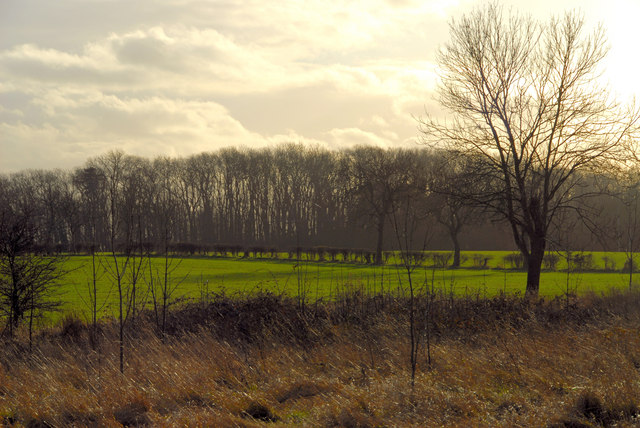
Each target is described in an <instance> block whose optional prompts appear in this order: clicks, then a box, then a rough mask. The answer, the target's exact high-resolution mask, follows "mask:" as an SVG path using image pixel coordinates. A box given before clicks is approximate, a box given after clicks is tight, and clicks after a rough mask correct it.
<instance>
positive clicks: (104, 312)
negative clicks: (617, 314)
mask: <svg viewBox="0 0 640 428" xmlns="http://www.w3.org/2000/svg"><path fill="white" fill-rule="evenodd" d="M509 254H513V252H509V251H484V252H473V251H470V252H463V259H464V260H465V261H464V263H463V264H462V266H461V268H459V269H441V268H436V267H433V266H431V261H429V260H427V261H426V262H425V266H422V267H418V268H417V269H416V270H415V271H414V273H413V278H414V284H417V286H418V287H421V286H423V284H425V283H427V284H432V283H433V286H434V287H435V288H436V289H437V290H440V291H442V292H444V293H451V292H452V293H454V294H455V295H479V296H480V297H491V296H495V295H496V294H498V293H501V292H504V293H524V289H525V284H526V272H524V271H522V270H520V271H518V270H514V269H507V268H506V267H507V266H506V265H505V262H504V257H505V256H507V255H509ZM588 254H590V255H591V257H592V266H591V268H590V270H589V271H585V272H570V273H569V275H567V272H566V261H563V260H562V257H561V258H560V261H559V262H558V265H557V268H556V269H557V270H556V271H544V272H543V273H542V277H541V284H540V294H541V295H543V296H558V295H563V294H565V293H567V292H569V293H573V294H583V293H585V292H589V291H594V292H601V291H606V290H609V289H611V288H620V287H625V286H628V282H629V279H628V273H623V272H621V270H620V269H621V268H622V266H624V260H625V256H624V254H622V253H597V252H593V253H588ZM605 257H607V258H609V259H610V260H611V259H612V260H615V264H616V269H617V270H615V271H604V268H605V263H604V258H605ZM480 258H486V259H487V265H486V266H487V267H486V268H484V267H481V268H479V267H478V259H480ZM394 259H395V257H391V258H390V259H389V262H390V263H389V264H387V265H385V266H372V265H365V264H360V263H347V262H326V261H324V262H317V261H304V260H303V261H295V260H289V259H268V258H257V259H251V258H224V257H184V258H174V259H172V261H171V262H172V268H171V269H172V271H171V274H170V276H169V280H170V285H171V287H176V289H175V292H174V293H173V299H195V300H198V299H201V298H203V296H205V295H207V294H209V293H226V294H231V295H233V294H238V293H239V294H246V293H252V292H256V291H259V290H263V291H270V292H274V293H284V294H288V295H291V296H296V295H299V294H304V295H305V296H306V298H307V299H308V300H309V301H314V300H315V299H319V298H322V299H332V298H335V296H336V294H337V293H341V292H344V291H346V290H351V291H352V290H358V291H361V292H363V293H379V292H392V293H402V292H403V289H405V288H406V286H407V278H406V272H405V271H403V270H402V269H399V268H397V267H396V266H395V265H393V264H392V263H393V262H394V261H395V260H394ZM98 260H99V264H98V281H97V288H98V303H99V306H100V311H99V316H100V317H105V316H106V317H110V316H116V315H117V308H118V305H117V303H118V292H117V283H116V281H115V278H114V275H113V274H114V268H113V265H114V263H113V258H112V257H110V256H108V255H101V256H100V257H98ZM118 262H119V263H120V265H122V264H123V262H124V259H123V258H119V259H118ZM147 262H148V260H145V263H144V265H143V267H142V271H141V276H140V279H139V281H138V284H137V298H138V301H140V302H147V305H150V303H151V300H152V296H151V293H150V292H149V287H150V285H151V281H150V279H149V278H150V274H151V272H152V273H153V274H154V280H153V281H154V283H156V284H157V283H158V281H161V280H162V278H163V266H164V259H163V258H161V257H152V258H151V259H150V263H151V265H150V266H149V265H148V264H146V263H147ZM67 268H68V269H69V270H70V271H71V272H70V273H69V274H68V275H67V277H66V278H65V280H64V283H63V285H62V286H61V287H60V288H59V299H60V300H61V301H62V302H63V305H62V308H61V309H62V310H61V314H64V313H69V312H75V313H76V314H78V315H80V316H82V317H85V318H87V319H88V318H89V316H90V309H89V308H90V304H89V302H90V298H89V296H90V294H89V287H90V286H91V282H92V275H91V257H89V256H71V257H69V259H68V261H67ZM563 270H565V271H563ZM129 278H130V277H129V276H128V275H127V276H125V278H124V284H125V285H128V281H129ZM61 314H57V315H53V318H55V319H57V318H58V317H60V316H61Z"/></svg>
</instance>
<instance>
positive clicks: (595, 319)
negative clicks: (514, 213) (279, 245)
mask: <svg viewBox="0 0 640 428" xmlns="http://www.w3.org/2000/svg"><path fill="white" fill-rule="evenodd" d="M436 303H437V304H436V305H435V307H434V311H433V313H432V318H431V321H430V322H431V324H430V328H432V331H433V335H434V347H433V349H432V352H433V354H432V358H433V363H432V365H431V367H427V364H426V360H425V358H426V357H425V358H422V359H421V361H420V362H419V366H418V373H417V377H416V382H415V388H413V389H411V388H410V380H409V349H408V339H407V334H408V325H407V322H408V321H407V318H406V311H404V310H403V308H404V307H405V304H406V302H405V301H404V300H403V299H402V298H398V297H391V296H362V295H358V294H357V293H356V294H352V295H348V296H346V295H345V296H342V298H341V299H338V300H337V301H336V302H332V303H324V304H323V303H320V304H319V305H316V306H314V305H310V306H308V307H307V309H306V312H305V314H304V315H303V314H302V313H300V311H299V306H298V304H297V302H296V301H294V300H289V299H286V298H284V297H280V296H274V295H268V294H263V295H257V296H252V297H249V298H245V299H243V300H240V299H231V298H226V297H219V298H217V299H214V300H213V301H212V302H211V303H209V304H207V305H192V306H186V307H184V308H182V309H180V310H179V311H176V312H174V313H172V316H171V319H170V329H169V332H170V333H169V335H167V336H164V337H162V336H160V335H159V334H158V333H157V332H156V331H155V329H154V327H153V323H152V321H151V318H149V319H148V320H145V319H144V318H143V319H141V320H140V321H139V322H138V323H137V324H136V325H135V326H130V329H129V331H128V337H127V353H126V358H125V361H126V366H125V373H124V375H123V374H120V372H119V367H118V349H117V340H116V338H117V331H116V325H115V324H114V323H109V322H108V321H105V322H103V323H102V324H101V325H100V332H99V340H98V341H97V342H95V343H93V344H92V342H91V341H90V334H89V333H90V330H89V328H88V327H87V326H85V325H84V324H83V323H81V322H80V321H78V320H75V319H72V318H68V319H66V320H65V321H64V323H63V324H62V325H60V326H59V327H57V328H55V329H49V330H43V331H41V332H40V333H39V336H38V338H37V340H36V343H35V345H34V347H33V350H32V351H31V352H29V348H28V346H27V344H26V342H22V341H20V340H17V341H12V342H9V341H5V342H3V344H2V348H0V421H2V423H3V424H4V425H7V426H10V425H16V426H31V427H37V426H40V427H44V426H61V427H62V426H65V427H66V426H113V427H118V426H143V425H150V426H194V427H195V426H247V427H252V426H266V425H273V426H344V427H375V426H454V427H455V426H460V427H468V426H487V427H489V426H491V427H493V426H498V427H499V426H504V427H513V426H523V427H531V426H557V427H561V426H565V427H579V426H634V425H636V424H638V423H640V420H638V416H640V407H639V405H640V372H639V370H640V334H639V332H640V330H639V327H640V294H638V293H634V292H629V293H624V294H611V295H608V296H587V297H584V298H581V299H579V300H575V301H574V302H572V303H571V304H570V305H568V306H567V305H566V302H564V301H542V300H541V301H537V302H533V301H524V300H522V299H518V298H516V297H505V296H501V297H497V298H494V299H481V298H467V299H450V298H448V297H447V296H439V297H438V299H436ZM422 318H423V319H424V318H425V317H422Z"/></svg>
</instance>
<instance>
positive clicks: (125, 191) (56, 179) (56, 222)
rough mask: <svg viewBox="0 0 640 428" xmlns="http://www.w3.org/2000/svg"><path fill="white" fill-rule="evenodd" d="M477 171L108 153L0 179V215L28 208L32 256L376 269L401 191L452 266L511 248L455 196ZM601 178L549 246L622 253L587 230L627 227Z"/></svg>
mask: <svg viewBox="0 0 640 428" xmlns="http://www.w3.org/2000/svg"><path fill="white" fill-rule="evenodd" d="M479 173H480V171H479V169H478V165H476V164H474V162H472V159H470V158H466V159H465V157H464V156H458V157H456V159H455V163H454V162H453V161H452V159H451V156H450V154H449V153H447V152H443V151H437V150H431V149H429V148H425V147H418V148H413V149H391V150H385V149H381V148H374V147H357V148H354V149H350V150H342V151H330V150H324V149H320V148H317V147H311V148H310V147H305V146H303V145H299V144H289V145H283V146H279V147H276V148H271V149H260V150H240V149H224V150H220V151H217V152H208V153H201V154H197V155H193V156H190V157H187V158H168V157H158V158H155V159H146V158H142V157H138V156H131V155H127V154H125V153H124V152H121V151H112V152H108V153H106V154H103V155H100V156H97V157H94V158H91V159H89V160H87V161H86V163H85V165H83V166H82V167H79V168H76V169H74V170H71V171H69V170H27V171H21V172H18V173H14V174H9V175H7V174H5V175H0V203H1V204H2V211H3V212H13V213H22V214H25V213H29V216H30V218H31V220H30V221H31V222H32V223H33V228H34V230H35V232H34V243H33V249H34V251H36V252H42V253H51V252H82V253H88V252H91V251H94V250H95V251H110V250H111V249H112V246H113V248H114V249H116V250H118V251H121V252H126V250H127V246H131V245H138V246H142V247H144V249H145V250H147V251H152V252H153V251H162V250H163V249H164V248H165V247H166V248H168V249H171V250H172V251H175V252H179V253H183V254H194V253H198V252H207V253H209V252H220V253H222V252H229V253H234V254H236V255H237V254H238V253H240V252H241V251H244V250H247V251H252V252H258V251H261V252H265V253H266V252H268V251H271V252H272V251H290V250H294V249H295V248H311V247H327V248H331V249H332V251H335V249H338V248H350V249H360V248H362V249H366V250H371V251H374V252H375V254H376V259H375V261H376V262H377V263H380V262H381V261H382V253H383V251H384V250H387V249H389V250H392V249H396V248H397V247H398V244H397V242H396V241H397V240H396V239H395V237H394V236H395V235H394V231H393V224H392V223H393V218H392V214H393V213H394V212H396V211H401V209H402V201H403V200H404V199H403V198H405V199H406V198H407V197H408V196H409V195H411V197H412V198H414V199H415V200H416V203H418V204H419V210H420V211H421V212H420V215H421V216H422V220H421V223H422V225H421V227H420V228H419V230H417V231H415V233H417V234H418V235H420V239H418V240H417V241H416V243H415V245H414V249H418V250H419V249H426V248H429V249H438V250H444V249H451V250H457V251H455V252H454V260H453V264H454V266H455V265H458V264H459V251H460V250H461V249H462V248H463V247H464V249H476V250H484V249H508V250H512V249H515V248H514V244H513V238H512V236H510V231H509V230H508V225H507V224H506V223H504V221H502V219H500V218H498V217H496V216H495V215H494V214H493V213H491V212H490V211H487V210H485V209H482V208H481V207H479V206H474V204H473V201H472V200H470V199H469V197H468V195H458V194H457V193H456V192H460V190H461V189H460V188H464V189H465V192H470V191H471V189H472V188H473V187H474V185H477V183H478V180H480V179H481V177H480V176H478V177H475V178H474V177H473V175H474V174H479ZM603 180H605V177H604V174H601V176H600V177H597V179H596V178H588V177H581V178H580V182H581V183H582V187H581V190H580V191H581V192H582V193H585V194H586V193H591V194H596V193H597V194H598V198H599V199H598V201H597V203H593V204H592V207H591V208H592V209H591V211H593V213H594V214H593V215H591V217H592V218H591V219H590V222H591V223H590V224H595V223H598V222H599V223H600V225H599V227H592V228H591V229H589V228H588V227H586V226H585V225H584V223H583V222H581V221H578V220H579V219H578V217H580V216H581V214H582V213H580V215H578V213H576V214H575V215H573V216H572V218H573V219H574V220H569V219H568V218H567V219H566V221H565V220H563V222H564V223H565V224H568V223H570V222H571V221H573V223H574V224H573V226H572V227H571V228H569V230H568V231H567V230H564V231H563V233H565V234H567V233H568V234H569V235H573V236H565V237H562V238H561V237H560V236H557V237H556V238H553V237H551V238H552V239H551V241H553V242H556V243H557V244H558V245H560V241H563V242H564V241H567V242H569V241H571V242H572V243H573V244H572V245H573V246H575V247H583V248H584V247H591V248H606V249H616V250H622V249H624V245H622V244H623V243H622V241H621V238H620V237H619V236H617V237H614V236H613V235H611V233H609V234H607V233H600V234H599V235H597V236H596V235H594V234H592V233H590V232H594V231H596V230H600V231H604V229H608V230H609V232H611V231H612V228H613V227H614V226H616V227H618V228H621V227H623V224H622V223H625V222H628V221H630V220H629V219H626V220H625V219H624V218H617V219H614V218H609V217H610V216H611V214H614V215H615V213H622V211H621V210H622V208H624V200H620V199H619V198H615V197H613V196H612V195H619V194H621V193H620V192H622V191H623V190H624V192H626V193H625V195H626V196H627V199H629V198H631V195H630V190H629V189H632V190H634V189H635V188H629V186H628V184H625V183H629V180H622V179H620V178H619V177H614V176H609V178H608V185H607V186H608V191H607V194H608V195H609V196H605V195H604V193H603V192H602V190H601V187H602V184H601V183H602V181H603ZM474 183H475V184H474ZM625 186H627V187H626V188H625ZM623 188H624V189H623ZM456 189H457V190H456ZM625 189H626V190H625ZM454 190H455V191H454ZM592 202H593V198H592ZM596 206H598V207H600V208H596ZM604 207H609V208H610V209H607V210H606V212H607V213H608V215H609V216H605V215H603V214H601V213H600V214H599V213H598V212H596V211H598V210H600V211H603V208H604ZM605 220H606V221H605ZM604 223H607V224H604ZM556 235H557V233H556ZM425 238H426V243H425ZM556 246H557V245H556ZM549 249H553V245H552V246H551V247H549Z"/></svg>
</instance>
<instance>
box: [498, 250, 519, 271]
mask: <svg viewBox="0 0 640 428" xmlns="http://www.w3.org/2000/svg"><path fill="white" fill-rule="evenodd" d="M502 259H503V260H504V263H505V265H506V264H508V265H509V267H510V268H511V269H518V270H520V269H522V267H523V266H524V256H523V255H522V253H511V254H507V255H506V256H504V257H503V258H502Z"/></svg>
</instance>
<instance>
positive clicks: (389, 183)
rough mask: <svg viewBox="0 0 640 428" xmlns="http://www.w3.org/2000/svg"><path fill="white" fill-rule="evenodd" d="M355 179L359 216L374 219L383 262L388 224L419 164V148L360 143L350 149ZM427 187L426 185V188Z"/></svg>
mask: <svg viewBox="0 0 640 428" xmlns="http://www.w3.org/2000/svg"><path fill="white" fill-rule="evenodd" d="M347 156H348V157H349V165H348V168H349V169H348V172H347V173H346V175H347V176H348V177H349V178H350V180H351V185H350V187H349V192H350V193H351V195H352V197H353V199H354V200H355V201H356V204H357V210H358V211H359V216H360V217H364V218H366V219H368V220H369V221H371V222H372V223H373V225H374V227H375V231H376V249H375V263H376V264H378V265H380V264H382V262H383V259H382V253H383V247H384V235H385V226H386V224H387V221H388V219H389V216H390V215H391V214H392V212H393V209H394V207H395V204H396V202H397V201H398V199H399V198H402V197H403V196H404V195H403V193H404V192H405V191H406V190H407V188H408V186H409V180H410V178H409V176H410V174H411V173H413V172H415V169H416V168H419V167H420V166H418V165H417V164H416V162H417V159H418V158H419V156H418V153H417V152H416V151H409V150H383V149H380V148H376V147H357V148H355V149H353V150H351V151H349V152H347ZM425 190H426V189H425Z"/></svg>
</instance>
